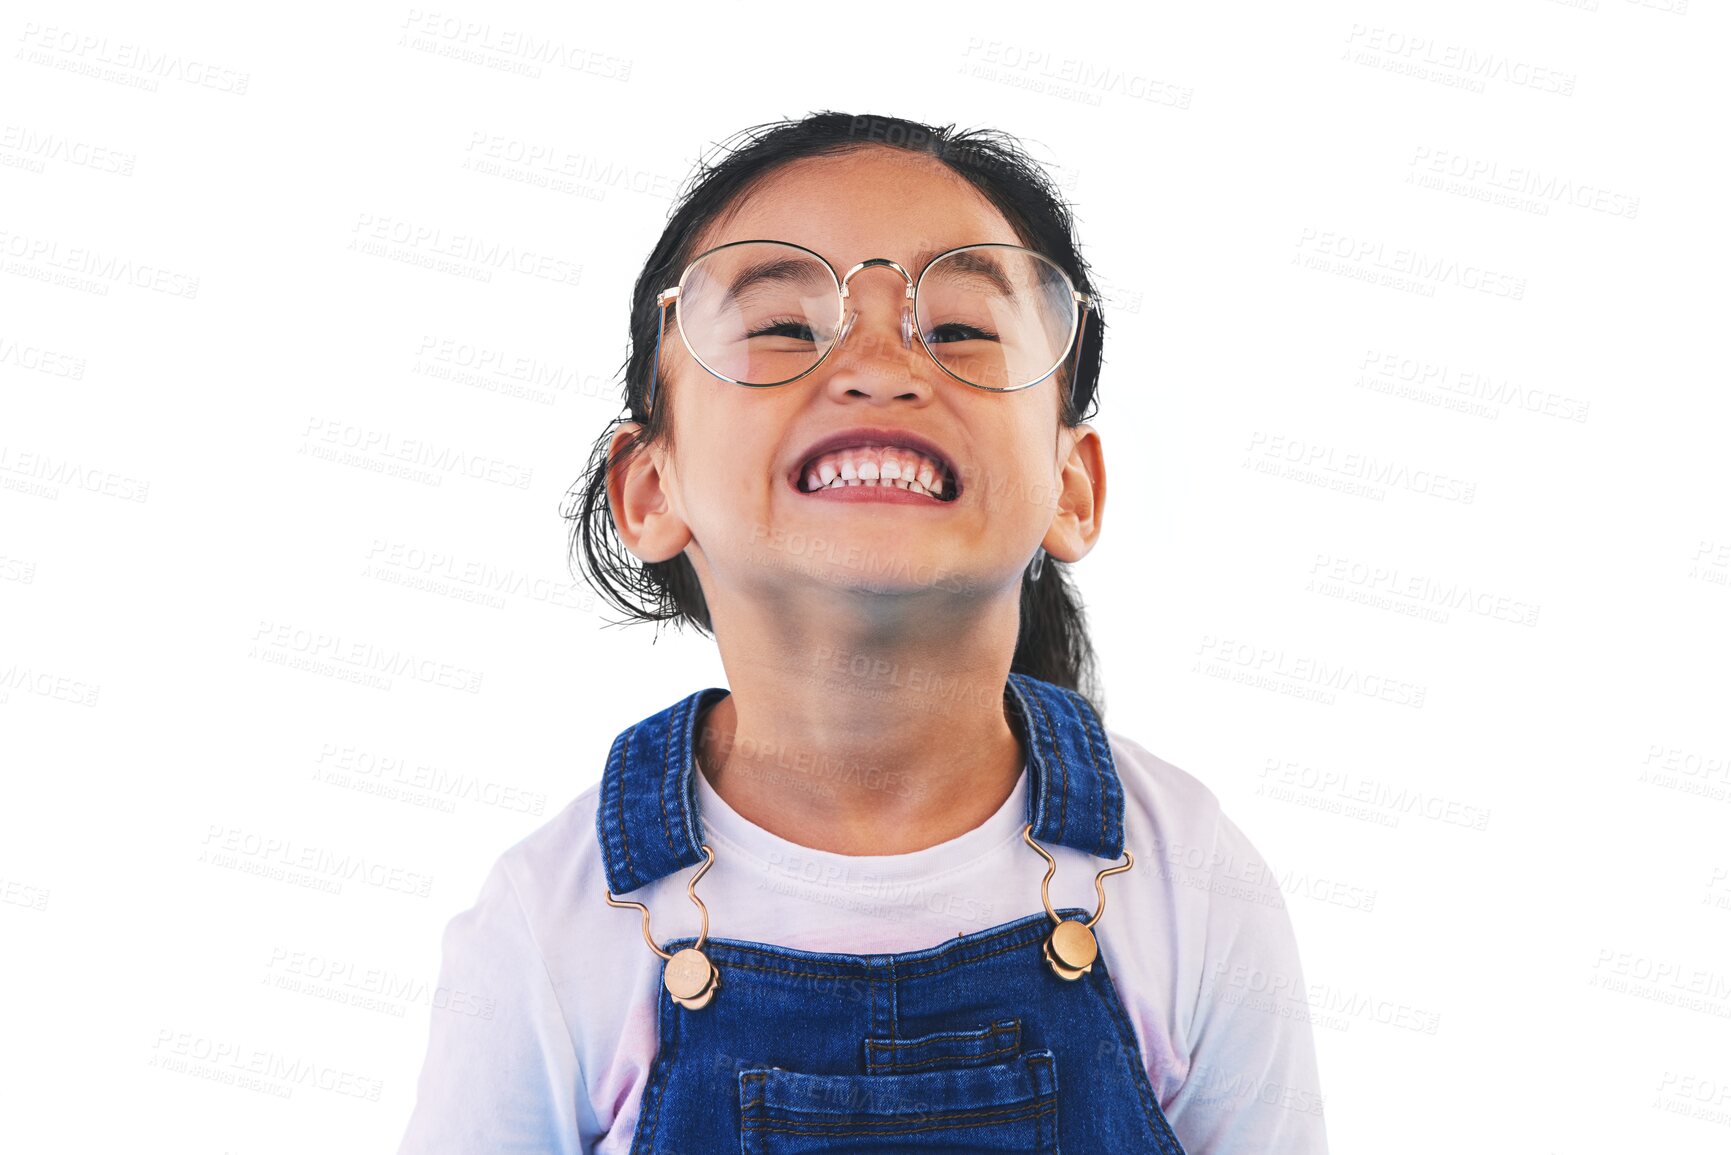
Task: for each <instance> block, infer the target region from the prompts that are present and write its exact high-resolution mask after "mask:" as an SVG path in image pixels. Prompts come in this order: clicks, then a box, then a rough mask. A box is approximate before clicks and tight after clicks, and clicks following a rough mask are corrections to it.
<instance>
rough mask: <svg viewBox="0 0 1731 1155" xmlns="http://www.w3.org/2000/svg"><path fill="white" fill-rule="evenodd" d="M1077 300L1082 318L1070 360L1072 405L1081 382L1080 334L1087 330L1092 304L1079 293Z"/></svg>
mask: <svg viewBox="0 0 1731 1155" xmlns="http://www.w3.org/2000/svg"><path fill="white" fill-rule="evenodd" d="M1077 300H1078V301H1079V302H1080V303H1081V306H1082V320H1081V323H1080V324H1078V325H1077V326H1076V355H1075V357H1073V358H1072V359H1071V361H1070V404H1071V405H1072V406H1073V405H1075V404H1076V386H1077V385H1078V384H1080V383H1081V378H1080V377H1078V376H1077V374H1078V373H1079V372H1080V371H1081V368H1082V336H1083V334H1084V333H1086V332H1087V330H1088V308H1089V306H1091V305H1092V304H1093V302H1092V301H1090V300H1088V299H1087V298H1086V297H1082V296H1081V295H1080V294H1078V295H1077Z"/></svg>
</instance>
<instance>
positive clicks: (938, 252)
mask: <svg viewBox="0 0 1731 1155" xmlns="http://www.w3.org/2000/svg"><path fill="white" fill-rule="evenodd" d="M958 247H961V248H962V251H961V252H955V249H956V248H958ZM945 253H953V254H954V255H952V256H951V257H950V258H949V260H950V261H951V262H952V263H953V264H954V266H955V268H957V269H959V270H960V271H962V272H964V273H969V274H972V275H973V276H975V277H978V278H979V279H981V280H983V281H985V282H986V283H987V284H988V285H990V286H991V287H992V288H994V289H996V290H997V291H998V292H1000V293H1002V294H1004V295H1005V296H1006V297H1008V296H1014V295H1015V289H1014V287H1012V286H1011V284H1010V279H1009V278H1008V277H1006V276H1005V275H1004V270H1003V266H1002V265H1001V264H1000V263H999V262H998V260H997V259H996V258H995V257H992V256H989V255H987V254H985V253H983V252H982V251H981V250H979V249H973V248H966V247H965V246H951V247H950V248H948V249H938V248H930V247H928V248H924V249H921V250H920V251H919V252H917V253H915V254H914V263H913V267H914V268H915V269H918V270H919V272H917V273H914V274H913V277H914V280H916V281H917V280H919V278H920V276H921V275H922V274H923V273H924V272H925V270H926V266H927V265H929V264H931V263H932V259H933V258H935V257H939V256H942V255H943V254H945ZM810 272H811V264H810V263H809V262H808V261H806V260H805V259H804V258H801V257H771V258H769V259H767V260H762V261H757V262H754V263H752V264H750V265H747V266H745V268H743V269H741V270H740V271H739V272H738V273H737V274H736V275H735V276H734V278H733V280H732V281H731V282H730V283H729V285H728V287H727V293H726V296H725V298H724V299H726V300H735V299H737V298H738V297H739V296H740V295H741V294H742V293H744V292H745V290H747V289H749V288H752V287H753V286H755V285H758V284H763V283H776V282H788V283H794V282H798V281H803V280H805V279H807V277H808V275H809V274H810Z"/></svg>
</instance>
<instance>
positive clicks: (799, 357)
mask: <svg viewBox="0 0 1731 1155" xmlns="http://www.w3.org/2000/svg"><path fill="white" fill-rule="evenodd" d="M850 301H853V298H852V297H851V296H850ZM916 306H917V307H916V309H915V313H914V320H915V323H916V324H917V325H918V327H919V332H920V334H921V336H923V337H924V338H925V344H926V347H927V348H928V349H930V350H931V353H932V355H933V356H934V357H935V358H936V359H937V361H938V363H939V364H940V365H942V366H943V367H944V368H945V369H946V370H948V371H949V372H950V373H952V374H954V375H955V376H957V377H959V378H961V379H962V380H963V381H966V382H968V383H969V384H973V385H978V386H982V387H984V388H987V389H1020V388H1023V387H1025V386H1028V385H1031V384H1033V383H1034V382H1036V381H1039V380H1041V379H1042V378H1044V377H1045V376H1047V375H1048V374H1049V373H1051V371H1052V370H1053V369H1054V368H1056V367H1057V365H1058V363H1059V362H1060V361H1062V360H1063V358H1064V354H1065V353H1066V351H1067V350H1068V349H1069V346H1070V339H1071V336H1072V334H1073V332H1074V326H1075V322H1076V302H1075V298H1074V297H1072V296H1071V293H1070V285H1069V282H1068V281H1067V279H1066V278H1065V276H1064V274H1063V272H1062V270H1060V269H1059V268H1058V266H1057V265H1056V264H1053V263H1052V262H1051V261H1049V260H1047V259H1046V258H1044V257H1041V256H1040V255H1039V254H1037V253H1033V252H1031V251H1028V250H1025V249H1018V248H1012V247H1007V246H1006V247H998V246H983V247H977V248H965V249H960V250H957V251H955V252H952V253H949V254H946V255H944V256H942V257H939V258H938V259H937V260H935V261H933V262H932V264H931V265H930V266H928V267H927V269H926V270H925V272H924V273H923V274H922V275H921V277H920V279H919V292H918V297H917V300H916ZM855 307H856V308H857V302H856V303H855ZM675 308H676V311H677V316H678V318H679V326H680V330H681V332H682V333H683V334H684V336H685V341H686V343H687V345H689V346H690V348H691V351H692V353H693V354H694V355H695V356H696V357H697V359H698V360H699V361H700V362H702V364H703V365H704V367H705V368H707V369H709V371H710V372H712V373H715V374H717V375H719V376H722V377H725V378H727V379H729V380H732V381H737V382H739V383H740V384H742V385H779V384H782V383H783V382H786V381H791V380H793V379H794V378H796V377H799V376H800V375H801V374H803V373H805V372H807V371H808V370H810V369H811V368H812V367H813V366H814V365H816V364H817V362H818V361H819V360H821V359H822V357H823V355H824V354H825V353H826V352H827V351H828V350H829V348H830V346H831V345H832V344H833V343H834V341H835V338H836V334H837V332H838V331H839V329H840V327H841V318H842V299H841V296H840V293H839V291H838V288H837V285H836V280H835V276H834V274H833V273H832V272H831V271H830V268H829V266H827V265H825V264H824V263H823V262H822V261H821V260H819V259H818V258H817V257H816V256H815V255H813V254H811V253H809V252H806V251H805V250H804V249H800V248H797V247H795V246H792V245H785V244H780V243H777V242H774V241H751V242H747V243H743V244H734V245H727V246H724V247H722V248H720V249H716V250H714V251H712V252H710V253H707V254H705V255H704V256H703V257H701V258H700V259H699V260H698V261H697V262H696V263H695V264H693V265H692V266H691V268H690V270H689V272H688V273H687V274H686V277H685V282H684V285H683V287H682V288H681V289H680V293H679V300H678V302H677V305H676V306H675ZM853 339H854V340H855V341H857V340H858V339H859V338H858V337H857V336H856V337H854V338H853ZM849 347H850V348H851V347H852V346H851V345H850V346H849Z"/></svg>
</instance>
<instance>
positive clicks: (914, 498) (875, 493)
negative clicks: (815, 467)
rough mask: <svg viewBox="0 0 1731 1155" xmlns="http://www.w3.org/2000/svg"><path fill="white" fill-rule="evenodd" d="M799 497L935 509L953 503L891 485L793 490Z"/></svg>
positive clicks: (840, 486)
mask: <svg viewBox="0 0 1731 1155" xmlns="http://www.w3.org/2000/svg"><path fill="white" fill-rule="evenodd" d="M794 492H796V493H798V494H799V495H800V496H801V497H818V498H822V499H824V500H825V501H889V502H897V503H899V504H902V505H930V506H933V507H934V508H937V509H943V508H945V507H946V506H951V505H954V504H955V502H954V501H939V500H938V499H937V498H935V497H928V496H926V495H925V494H923V493H915V492H914V491H913V490H911V489H898V488H897V487H895V486H893V485H838V486H836V487H834V488H832V489H814V490H812V491H811V492H809V493H807V492H806V491H805V490H803V489H800V490H795V491H794Z"/></svg>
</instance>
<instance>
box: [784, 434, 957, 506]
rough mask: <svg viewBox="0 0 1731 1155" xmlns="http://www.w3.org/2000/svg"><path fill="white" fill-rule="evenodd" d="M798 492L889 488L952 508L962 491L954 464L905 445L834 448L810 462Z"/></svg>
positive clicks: (801, 475)
mask: <svg viewBox="0 0 1731 1155" xmlns="http://www.w3.org/2000/svg"><path fill="white" fill-rule="evenodd" d="M794 488H795V489H797V490H798V491H799V492H800V493H804V494H820V493H835V492H846V493H847V494H848V495H849V496H853V495H854V494H855V493H859V495H860V496H862V497H863V496H864V493H863V492H861V491H868V490H869V491H874V492H873V496H881V497H889V496H891V494H890V493H887V492H883V491H886V490H893V491H899V492H900V493H905V494H907V495H908V496H909V497H910V498H915V499H921V500H925V501H931V502H938V503H943V504H947V503H949V502H952V501H954V500H955V499H956V497H957V496H958V495H959V489H958V487H957V485H956V482H955V478H954V477H953V476H952V475H951V472H950V469H949V467H948V465H947V464H946V463H945V462H943V461H942V460H940V459H938V458H935V457H931V456H929V455H927V454H925V453H921V452H919V451H918V450H915V449H909V448H907V447H905V446H899V445H852V446H848V447H846V448H843V449H835V450H829V451H827V452H824V453H820V454H817V455H816V456H814V457H812V458H809V459H807V460H806V461H805V462H804V463H803V464H802V465H801V466H800V467H799V472H798V474H797V475H796V478H795V481H794Z"/></svg>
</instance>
